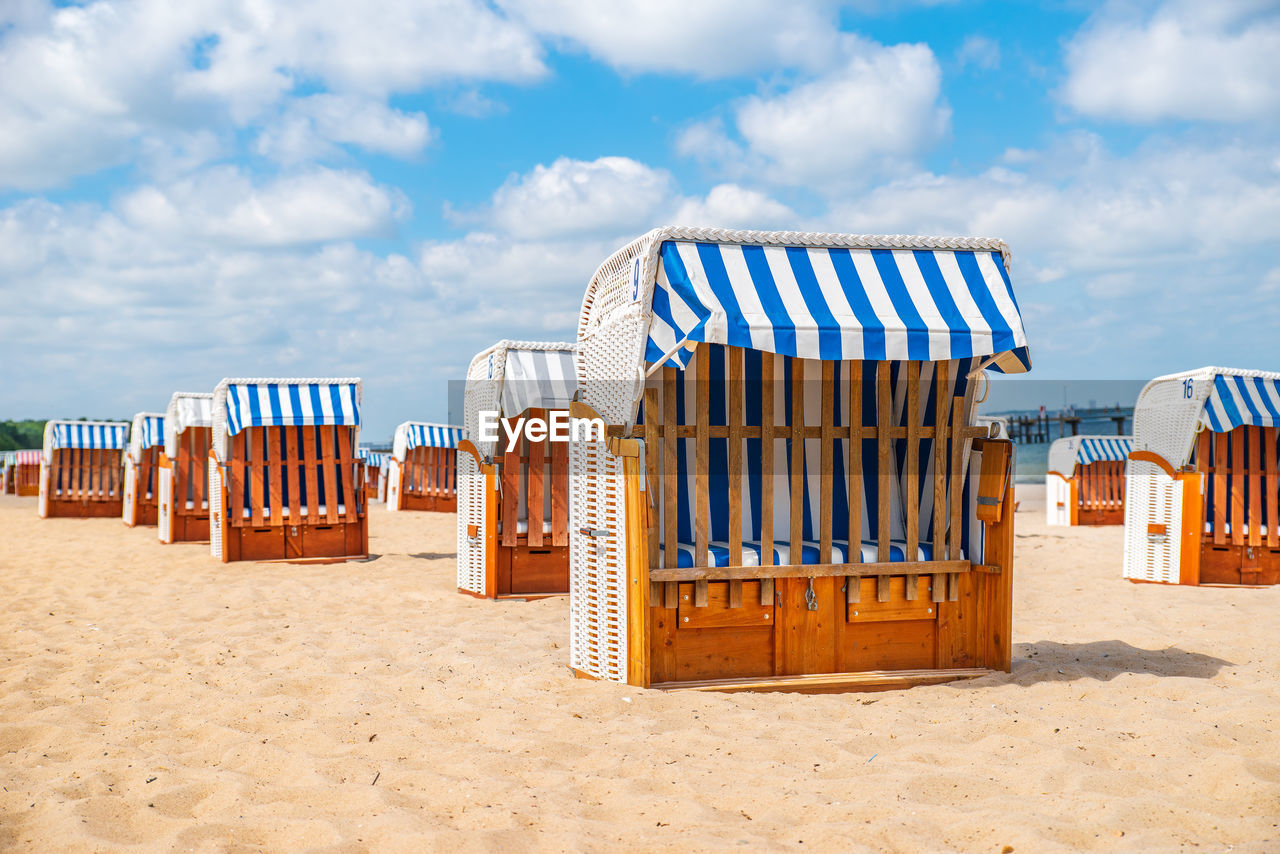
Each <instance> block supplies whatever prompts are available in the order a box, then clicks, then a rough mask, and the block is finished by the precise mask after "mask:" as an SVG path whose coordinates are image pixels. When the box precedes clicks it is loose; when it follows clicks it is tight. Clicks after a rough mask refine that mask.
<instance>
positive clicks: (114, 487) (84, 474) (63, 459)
mask: <svg viewBox="0 0 1280 854" xmlns="http://www.w3.org/2000/svg"><path fill="white" fill-rule="evenodd" d="M50 456H51V459H50V464H49V479H50V483H51V485H52V488H53V490H54V496H55V497H56V498H59V499H62V500H66V501H112V500H114V499H115V498H116V496H117V495H118V494H119V492H120V487H121V476H122V475H121V472H120V471H119V468H120V465H121V460H122V458H121V456H120V452H119V451H117V450H112V449H109V448H57V449H55V450H54V451H52V452H51V455H50ZM37 482H38V474H37Z"/></svg>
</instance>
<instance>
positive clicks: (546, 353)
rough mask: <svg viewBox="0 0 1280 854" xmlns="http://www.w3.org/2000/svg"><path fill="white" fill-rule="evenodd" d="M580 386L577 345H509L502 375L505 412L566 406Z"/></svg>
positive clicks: (513, 412) (514, 412) (515, 412)
mask: <svg viewBox="0 0 1280 854" xmlns="http://www.w3.org/2000/svg"><path fill="white" fill-rule="evenodd" d="M577 387H578V378H577V370H576V368H575V367H574V364H573V347H572V345H569V346H567V347H566V348H565V349H561V350H522V349H515V348H512V349H508V350H507V359H506V369H505V371H504V375H503V378H502V414H503V415H504V416H516V415H519V414H520V413H521V412H524V411H525V410H526V409H564V408H566V407H568V405H569V402H570V401H572V400H573V395H574V392H575V391H576V390H577Z"/></svg>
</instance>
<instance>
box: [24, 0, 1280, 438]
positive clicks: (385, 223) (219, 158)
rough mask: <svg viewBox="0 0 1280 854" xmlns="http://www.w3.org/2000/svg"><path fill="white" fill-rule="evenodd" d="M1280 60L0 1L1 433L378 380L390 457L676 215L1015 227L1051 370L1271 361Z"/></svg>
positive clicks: (1082, 24)
mask: <svg viewBox="0 0 1280 854" xmlns="http://www.w3.org/2000/svg"><path fill="white" fill-rule="evenodd" d="M1278 57H1280V4H1277V3H1276V2H1274V0H1271V2H1267V0H1228V2H1220V3H1213V4H1204V3H1196V2H1191V1H1190V0H1163V1H1161V0H1153V1H1152V2H1127V0H1123V1H1120V0H1117V2H1101V3H1078V2H1061V3H1046V4H1042V5H1039V6H1037V5H1036V4H1033V3H1028V2H972V3H966V2H945V1H943V2H940V1H939V0H934V2H899V3H889V2H879V1H878V0H861V2H851V3H839V2H835V0H813V2H796V3H786V4H783V3H776V2H764V0H735V2H729V0H684V2H674V0H648V2H641V0H619V1H618V2H613V3H578V2H573V0H494V2H479V0H441V2H434V3H433V2H422V0H415V2H410V0H376V2H367V3H362V4H351V3H348V2H344V0H308V2H306V3H284V2H278V3H271V2H264V0H190V2H184V3H181V4H174V3H169V2H163V0H98V2H84V3H60V4H49V3H47V2H43V0H10V2H6V3H4V4H2V5H0V300H2V301H3V302H2V305H0V363H2V364H3V365H4V368H5V375H6V382H5V388H4V393H3V394H0V417H61V416H73V417H74V416H79V415H91V416H128V415H131V414H132V413H133V412H135V411H138V410H141V409H162V408H163V406H164V404H165V402H166V401H167V400H168V397H169V395H170V393H171V392H172V391H174V390H179V389H182V390H204V389H211V388H212V386H213V385H214V384H215V383H216V381H217V380H218V379H219V378H221V377H223V376H236V375H240V376H244V375H249V376H349V375H359V376H362V377H364V379H365V414H366V424H367V427H368V430H367V433H366V435H367V437H368V438H370V439H375V440H376V439H378V438H382V437H387V436H389V435H390V432H391V429H392V428H393V427H394V425H395V424H396V423H398V422H399V421H402V420H406V419H410V418H413V419H425V420H437V419H443V418H445V416H446V408H447V390H446V387H447V383H448V381H449V380H456V379H460V378H461V376H462V373H463V371H464V370H465V367H466V365H467V363H468V362H469V360H470V358H471V356H472V355H473V354H474V353H475V352H477V351H478V350H480V349H482V348H483V347H485V346H487V345H488V344H490V343H492V342H493V341H496V340H498V339H500V338H504V337H510V338H532V339H542V340H562V339H571V338H572V337H573V335H574V323H575V320H576V314H577V309H578V305H579V302H580V299H581V296H582V293H583V290H584V288H585V286H586V282H587V280H588V278H589V277H590V275H591V273H592V271H593V270H594V268H595V266H596V264H598V263H599V262H600V261H602V260H603V259H604V258H605V257H606V256H607V255H608V254H609V253H610V252H611V251H612V250H613V249H615V248H617V247H618V246H620V245H621V244H622V243H624V242H626V241H628V240H630V239H631V238H633V237H635V236H638V235H639V234H641V233H643V232H644V231H647V230H648V229H650V228H652V227H655V226H657V225H662V224H669V223H680V224H687V225H719V226H730V227H757V228H788V229H803V230H824V231H855V232H871V233H916V234H966V235H978V236H994V237H1000V238H1003V239H1005V240H1007V241H1008V242H1009V244H1010V246H1011V248H1012V251H1013V278H1014V283H1015V287H1016V289H1017V293H1018V296H1019V300H1020V302H1021V305H1022V307H1023V313H1024V317H1025V320H1026V326H1027V332H1028V336H1029V340H1030V342H1031V351H1032V357H1033V361H1034V364H1035V371H1034V373H1033V375H1032V377H1033V378H1040V379H1047V380H1052V381H1060V380H1068V379H1072V380H1078V379H1085V380H1097V381H1102V380H1133V379H1140V378H1146V377H1150V376H1153V375H1156V374H1159V373H1165V372H1169V371H1174V370H1181V369H1185V368H1189V367H1193V366H1198V365H1201V364H1227V365H1237V366H1242V367H1257V368H1270V369H1275V368H1276V367H1277V362H1278V361H1280V358H1278V357H1280V344H1278V343H1277V341H1278V340H1280V336H1277V332H1278V331H1280V308H1278V307H1277V299H1278V298H1280V118H1278V117H1280V59H1278ZM1055 388H1057V386H1055ZM1055 393H1060V392H1055Z"/></svg>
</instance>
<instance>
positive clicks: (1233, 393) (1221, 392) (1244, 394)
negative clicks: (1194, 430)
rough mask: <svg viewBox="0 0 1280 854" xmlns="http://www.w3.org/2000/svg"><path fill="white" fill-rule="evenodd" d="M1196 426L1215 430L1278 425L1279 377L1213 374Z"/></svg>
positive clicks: (1279, 418)
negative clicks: (1211, 386)
mask: <svg viewBox="0 0 1280 854" xmlns="http://www.w3.org/2000/svg"><path fill="white" fill-rule="evenodd" d="M1200 426H1201V427H1202V428H1208V429H1209V430H1212V431H1213V432H1215V433H1229V432H1231V431H1232V430H1234V429H1235V428H1237V427H1276V426H1280V379H1271V378H1267V377H1261V376H1253V377H1250V376H1241V375H1239V374H1217V375H1215V376H1214V378H1213V389H1212V390H1211V391H1210V392H1209V398H1208V399H1207V400H1206V401H1205V403H1204V412H1203V413H1202V414H1201V417H1200Z"/></svg>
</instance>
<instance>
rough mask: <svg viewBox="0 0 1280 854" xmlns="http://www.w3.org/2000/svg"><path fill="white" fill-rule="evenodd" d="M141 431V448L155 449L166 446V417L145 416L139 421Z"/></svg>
mask: <svg viewBox="0 0 1280 854" xmlns="http://www.w3.org/2000/svg"><path fill="white" fill-rule="evenodd" d="M138 427H139V429H140V431H141V439H140V440H139V441H140V443H141V444H139V446H138V447H140V448H154V447H156V446H158V445H163V444H164V416H163V415H144V416H142V418H140V419H138Z"/></svg>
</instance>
